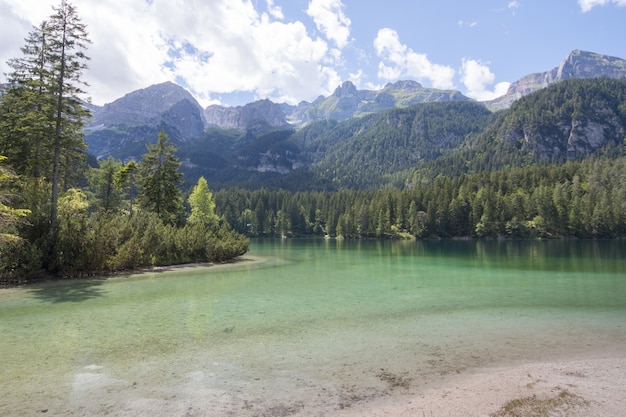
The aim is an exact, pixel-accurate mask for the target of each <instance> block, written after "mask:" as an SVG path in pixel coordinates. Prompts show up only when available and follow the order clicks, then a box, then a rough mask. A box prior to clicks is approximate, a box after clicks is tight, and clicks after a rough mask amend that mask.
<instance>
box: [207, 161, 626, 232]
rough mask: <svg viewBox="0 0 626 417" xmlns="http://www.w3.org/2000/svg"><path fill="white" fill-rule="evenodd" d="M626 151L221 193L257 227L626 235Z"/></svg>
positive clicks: (221, 200)
mask: <svg viewBox="0 0 626 417" xmlns="http://www.w3.org/2000/svg"><path fill="white" fill-rule="evenodd" d="M624 190H626V157H621V158H617V159H606V158H591V159H587V160H585V161H582V162H567V163H565V164H562V165H550V166H531V167H519V168H510V169H503V170H499V171H493V172H480V173H476V174H471V175H461V176H457V177H447V176H438V177H437V178H435V179H433V180H431V181H429V182H422V183H420V184H419V185H416V186H414V187H413V188H411V189H405V190H402V191H400V190H376V191H357V190H341V191H323V192H318V191H309V192H298V193H288V192H285V191H268V190H257V191H247V190H243V189H234V190H233V189H231V190H228V191H226V190H222V191H219V192H217V193H216V194H215V201H216V203H217V212H218V213H220V214H221V215H222V216H223V217H224V218H225V219H226V221H228V222H229V223H230V224H232V225H233V226H234V228H235V230H237V231H239V232H240V233H246V234H248V235H249V236H268V235H269V236H274V235H284V236H298V235H329V236H341V237H344V238H365V237H379V238H380V237H400V236H406V234H410V235H412V236H414V237H417V238H424V237H444V238H445V237H477V238H495V237H508V238H555V237H577V238H617V237H624V236H626V191H624Z"/></svg>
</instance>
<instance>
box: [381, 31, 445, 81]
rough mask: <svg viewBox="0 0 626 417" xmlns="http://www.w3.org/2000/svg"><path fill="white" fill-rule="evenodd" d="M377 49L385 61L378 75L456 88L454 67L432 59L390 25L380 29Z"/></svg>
mask: <svg viewBox="0 0 626 417" xmlns="http://www.w3.org/2000/svg"><path fill="white" fill-rule="evenodd" d="M374 48H375V49H376V53H377V54H378V57H379V58H380V59H381V62H380V63H379V64H378V76H379V77H380V78H382V79H386V80H397V79H399V78H403V77H407V78H414V79H416V80H417V81H420V82H424V81H427V82H428V83H429V84H431V85H432V86H433V87H435V88H442V89H449V88H453V87H454V75H455V71H454V69H453V68H451V67H449V66H445V65H439V64H435V63H433V62H431V61H430V60H429V59H428V56H426V54H420V53H417V52H415V51H413V50H412V49H411V48H409V47H408V46H406V45H404V44H402V43H401V42H400V37H399V36H398V33H397V32H396V31H395V30H393V29H389V28H384V29H381V30H379V31H378V35H377V36H376V39H375V40H374Z"/></svg>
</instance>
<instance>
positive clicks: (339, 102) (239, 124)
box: [204, 81, 471, 130]
mask: <svg viewBox="0 0 626 417" xmlns="http://www.w3.org/2000/svg"><path fill="white" fill-rule="evenodd" d="M469 100H471V99H470V98H468V97H465V96H464V95H463V94H461V93H460V92H458V91H453V90H450V91H447V90H437V89H433V88H425V87H422V85H421V84H419V83H417V82H415V81H398V82H396V83H393V84H391V83H390V84H387V85H386V86H385V87H384V88H382V89H381V90H357V88H356V87H355V85H354V84H352V83H351V82H350V81H346V82H344V83H343V84H342V85H340V86H339V87H337V88H336V89H335V91H334V92H333V94H332V95H330V96H329V97H323V96H320V97H319V98H318V99H317V100H315V101H314V102H313V103H308V102H302V103H300V104H299V105H298V106H290V105H288V104H277V103H273V102H271V101H270V100H260V101H255V102H254V103H249V104H246V105H245V106H236V107H224V106H218V105H212V106H209V107H207V108H206V109H205V112H204V115H205V117H206V120H207V123H208V125H210V126H215V127H220V128H222V129H241V130H245V129H248V128H249V127H250V124H251V123H253V122H258V121H261V122H263V123H266V124H267V125H269V126H271V127H286V126H293V127H299V126H302V125H304V124H306V123H310V122H314V121H317V120H346V119H349V118H352V117H361V116H364V115H367V114H371V113H377V112H381V111H385V110H390V109H394V108H404V107H408V106H411V105H413V104H417V103H429V102H444V101H469Z"/></svg>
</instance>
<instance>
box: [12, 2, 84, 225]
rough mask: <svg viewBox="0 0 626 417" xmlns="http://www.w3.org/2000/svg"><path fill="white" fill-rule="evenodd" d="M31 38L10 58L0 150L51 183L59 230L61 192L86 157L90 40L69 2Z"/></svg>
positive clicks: (31, 174) (52, 212) (24, 169)
mask: <svg viewBox="0 0 626 417" xmlns="http://www.w3.org/2000/svg"><path fill="white" fill-rule="evenodd" d="M53 11H54V13H53V14H52V15H51V16H50V18H49V19H48V20H46V21H44V22H43V23H42V24H41V25H40V26H37V27H34V28H33V30H32V31H31V32H30V33H29V35H28V37H27V38H26V39H25V42H26V44H25V46H24V47H23V48H22V54H23V56H22V57H20V58H15V59H12V60H10V61H9V62H8V64H9V66H10V67H11V68H12V72H11V73H10V74H9V77H8V79H9V87H8V88H7V91H6V93H5V94H4V95H3V97H2V101H1V103H0V152H5V153H6V156H7V157H8V158H9V159H10V163H11V164H12V165H14V166H15V168H16V170H17V173H18V174H26V175H28V176H29V177H33V178H40V177H43V178H45V179H46V180H48V181H50V182H51V188H50V189H51V191H50V192H51V196H50V201H51V206H50V207H51V209H50V226H51V230H52V232H53V234H54V233H55V227H56V220H57V210H58V196H59V192H60V190H61V189H62V188H63V189H66V188H69V186H70V184H68V182H69V180H70V179H71V173H73V172H75V171H76V167H77V165H78V164H80V163H82V162H83V161H84V158H85V153H84V150H85V149H86V145H85V142H84V140H83V132H82V129H83V124H84V123H83V120H84V118H85V117H87V116H88V115H89V112H88V111H87V110H86V109H85V108H84V107H83V105H82V102H81V101H80V99H79V96H80V95H81V94H83V93H84V92H83V91H82V90H81V88H80V86H81V85H84V83H83V82H82V81H81V76H82V72H83V70H84V69H85V68H86V64H85V62H86V61H87V60H88V57H87V56H86V55H85V52H84V50H85V49H86V46H87V44H88V43H89V39H88V37H87V32H86V28H85V25H84V24H82V23H81V21H80V18H79V17H78V15H77V13H76V9H75V8H74V7H73V6H72V5H71V4H69V3H68V2H67V1H66V0H61V4H60V5H59V6H58V7H56V8H54V7H53Z"/></svg>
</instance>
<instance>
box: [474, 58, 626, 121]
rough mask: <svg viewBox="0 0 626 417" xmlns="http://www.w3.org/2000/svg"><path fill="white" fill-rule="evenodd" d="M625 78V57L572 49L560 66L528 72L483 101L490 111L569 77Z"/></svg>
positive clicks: (505, 106) (502, 107)
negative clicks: (504, 92)
mask: <svg viewBox="0 0 626 417" xmlns="http://www.w3.org/2000/svg"><path fill="white" fill-rule="evenodd" d="M600 77H607V78H626V60H624V59H622V58H618V57H614V56H609V55H603V54H599V53H595V52H587V51H582V50H580V49H575V50H573V51H571V52H570V53H569V54H568V56H567V57H565V59H563V61H561V63H560V64H559V66H557V67H555V68H553V69H551V70H549V71H545V72H538V73H534V74H528V75H526V76H524V77H522V78H520V79H519V80H517V81H515V82H513V83H512V84H511V85H510V86H509V88H508V90H507V92H506V94H504V95H503V96H500V97H498V98H496V99H494V100H490V101H485V102H484V103H485V105H486V106H487V107H488V108H490V109H492V110H502V109H505V108H508V107H510V106H511V104H513V102H514V101H516V100H518V99H520V98H522V97H524V96H525V95H528V94H530V93H533V92H535V91H538V90H541V89H542V88H546V87H548V86H549V85H551V84H554V83H556V82H559V81H563V80H567V79H571V78H600Z"/></svg>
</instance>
